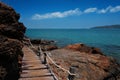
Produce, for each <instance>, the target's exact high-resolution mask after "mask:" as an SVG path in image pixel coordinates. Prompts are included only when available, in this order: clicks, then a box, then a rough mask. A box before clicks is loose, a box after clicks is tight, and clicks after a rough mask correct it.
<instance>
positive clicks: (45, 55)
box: [43, 53, 47, 64]
mask: <svg viewBox="0 0 120 80" xmlns="http://www.w3.org/2000/svg"><path fill="white" fill-rule="evenodd" d="M43 55H44V61H43V64H47V59H46V57H47V54H46V53H43Z"/></svg>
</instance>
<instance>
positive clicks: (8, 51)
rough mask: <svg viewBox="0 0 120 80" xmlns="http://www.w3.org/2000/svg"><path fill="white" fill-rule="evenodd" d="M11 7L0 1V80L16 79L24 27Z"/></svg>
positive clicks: (18, 70) (19, 70)
mask: <svg viewBox="0 0 120 80" xmlns="http://www.w3.org/2000/svg"><path fill="white" fill-rule="evenodd" d="M19 18H20V15H19V14H18V13H16V12H15V11H14V9H13V8H11V7H9V6H7V5H5V4H3V3H1V2H0V80H18V78H19V76H20V72H21V64H22V63H21V62H22V57H23V55H24V54H23V52H22V48H23V43H22V40H23V37H24V33H25V29H26V28H25V27H24V25H23V24H22V23H20V22H19V21H18V20H19Z"/></svg>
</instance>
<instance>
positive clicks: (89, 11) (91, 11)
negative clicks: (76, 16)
mask: <svg viewBox="0 0 120 80" xmlns="http://www.w3.org/2000/svg"><path fill="white" fill-rule="evenodd" d="M96 11H97V8H88V9H86V10H84V13H93V12H96Z"/></svg>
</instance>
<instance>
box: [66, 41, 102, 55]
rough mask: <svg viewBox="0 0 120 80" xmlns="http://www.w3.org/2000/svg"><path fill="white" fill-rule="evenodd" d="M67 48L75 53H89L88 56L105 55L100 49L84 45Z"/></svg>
mask: <svg viewBox="0 0 120 80" xmlns="http://www.w3.org/2000/svg"><path fill="white" fill-rule="evenodd" d="M65 48H66V49H70V50H74V51H80V52H85V53H88V54H101V55H103V53H102V52H101V51H100V49H99V48H95V47H89V46H87V45H85V44H82V43H80V44H73V45H68V46H67V47H65Z"/></svg>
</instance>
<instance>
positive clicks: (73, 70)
mask: <svg viewBox="0 0 120 80" xmlns="http://www.w3.org/2000/svg"><path fill="white" fill-rule="evenodd" d="M69 71H70V73H72V74H75V67H73V66H71V67H70V69H69ZM74 78H75V75H71V74H69V75H68V80H74Z"/></svg>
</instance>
